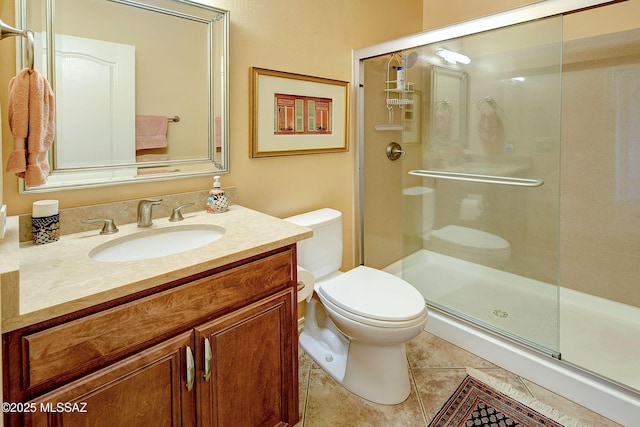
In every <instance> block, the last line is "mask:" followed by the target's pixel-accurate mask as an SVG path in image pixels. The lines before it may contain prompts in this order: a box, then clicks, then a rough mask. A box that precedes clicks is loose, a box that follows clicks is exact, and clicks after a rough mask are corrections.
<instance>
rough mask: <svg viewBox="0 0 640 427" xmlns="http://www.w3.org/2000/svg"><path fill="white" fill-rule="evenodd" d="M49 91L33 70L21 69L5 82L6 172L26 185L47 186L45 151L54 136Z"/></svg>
mask: <svg viewBox="0 0 640 427" xmlns="http://www.w3.org/2000/svg"><path fill="white" fill-rule="evenodd" d="M54 108H55V105H54V101H53V91H52V90H51V86H49V82H48V81H47V79H46V78H44V76H43V75H42V74H40V73H39V72H38V71H37V70H29V69H27V68H25V69H23V70H22V71H20V72H19V73H18V75H17V76H15V77H14V78H12V79H11V81H10V82H9V127H10V128H11V133H12V135H13V138H14V142H13V152H12V153H11V155H10V156H9V159H8V160H7V172H11V173H14V174H15V175H16V176H19V177H20V178H24V179H25V181H26V184H27V185H30V186H36V185H42V184H44V183H46V182H47V176H49V171H50V167H49V160H48V159H47V150H49V147H51V143H52V142H53V137H54V134H55V121H54Z"/></svg>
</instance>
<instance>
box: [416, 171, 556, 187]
mask: <svg viewBox="0 0 640 427" xmlns="http://www.w3.org/2000/svg"><path fill="white" fill-rule="evenodd" d="M409 175H414V176H421V177H425V178H441V179H452V180H455V181H468V182H480V183H485V184H501V185H515V186H520V187H540V186H541V185H543V184H544V181H543V180H541V179H528V178H513V177H508V176H495V175H478V174H474V173H462V172H445V171H437V170H412V171H409Z"/></svg>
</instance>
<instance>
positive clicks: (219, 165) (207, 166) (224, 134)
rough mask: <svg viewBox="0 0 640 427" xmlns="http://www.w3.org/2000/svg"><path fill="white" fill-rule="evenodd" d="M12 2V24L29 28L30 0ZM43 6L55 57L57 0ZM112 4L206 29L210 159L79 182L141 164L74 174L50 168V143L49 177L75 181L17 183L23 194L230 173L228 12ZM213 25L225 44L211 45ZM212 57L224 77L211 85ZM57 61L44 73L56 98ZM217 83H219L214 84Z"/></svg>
mask: <svg viewBox="0 0 640 427" xmlns="http://www.w3.org/2000/svg"><path fill="white" fill-rule="evenodd" d="M15 1H16V5H15V6H16V22H18V23H19V24H20V25H21V27H22V28H28V24H27V5H28V0H15ZM44 1H45V2H46V8H47V10H46V24H45V27H46V33H47V40H46V46H47V51H48V52H53V51H54V49H55V45H54V35H55V24H54V22H55V0H44ZM104 1H110V2H113V3H118V4H122V5H125V6H131V7H137V8H141V9H145V10H149V11H152V12H160V13H164V14H169V15H172V16H176V17H181V18H185V19H190V20H193V21H196V22H199V23H206V24H207V25H208V36H209V39H208V41H207V44H208V54H209V59H208V61H207V63H208V73H209V79H208V80H209V81H208V92H209V103H208V104H209V105H208V117H209V120H208V141H207V149H208V157H206V158H201V159H187V160H174V161H171V160H166V161H157V162H144V166H145V167H157V166H163V167H167V166H168V167H176V166H180V165H182V166H187V165H189V166H191V165H194V166H193V167H192V168H190V170H186V171H180V170H179V169H176V170H175V171H170V172H166V173H158V174H142V175H133V176H131V175H129V176H122V177H118V176H112V177H108V178H90V177H88V178H84V179H83V178H77V177H78V176H82V175H83V174H84V175H87V174H89V173H91V172H95V171H104V170H117V169H119V168H121V169H131V168H135V167H136V166H140V164H139V163H132V164H126V165H122V164H118V165H108V166H97V167H95V166H94V167H87V168H75V169H73V170H69V169H62V170H57V171H56V170H55V169H54V168H53V165H54V164H55V163H54V161H55V159H54V152H55V151H54V147H55V143H56V141H55V140H54V142H53V145H52V147H51V148H50V149H49V153H48V156H49V162H50V164H51V165H52V171H51V175H50V176H53V175H57V176H58V177H62V179H64V177H67V176H68V177H74V178H72V179H70V180H68V181H63V182H47V183H45V184H43V185H41V186H37V187H36V186H27V184H26V183H25V180H24V179H22V178H19V191H20V193H21V194H28V193H43V192H50V191H60V190H71V189H79V188H91V187H102V186H109V185H120V184H128V183H142V182H153V181H163V180H172V179H178V178H189V177H194V176H208V175H211V176H213V175H219V174H225V173H229V131H228V129H229V77H228V76H229V11H227V10H224V9H219V8H215V7H211V6H207V5H204V4H201V3H196V2H194V1H191V0H168V1H167V3H170V4H174V3H175V4H182V5H187V6H192V7H197V8H200V9H203V10H205V11H210V12H211V16H212V17H211V18H210V19H208V17H207V19H206V18H203V17H199V16H195V15H190V14H188V13H184V12H183V11H182V10H178V9H179V8H178V6H176V8H175V9H169V8H166V7H160V6H156V5H154V4H152V3H151V2H148V1H147V3H144V2H141V1H139V0H138V1H136V0H104ZM217 21H222V25H223V27H222V37H223V40H222V41H221V43H220V42H218V41H215V42H214V29H213V25H214V23H216V22H217ZM24 43H25V41H23V40H22V37H17V38H16V72H19V71H20V70H21V69H22V68H24V66H25V64H26V63H27V62H26V45H25V44H24ZM218 45H221V46H222V52H217V51H214V49H215V47H216V46H218ZM214 54H215V55H219V56H221V57H222V58H223V59H222V62H223V63H222V66H221V71H222V76H221V77H222V78H221V79H220V80H218V79H215V81H214V74H213V73H214V70H213V66H214V58H215V57H214ZM54 70H55V58H54V55H47V73H48V76H49V81H50V84H51V86H52V88H53V90H54V93H55V75H54V72H55V71H54ZM218 82H220V83H219V84H218ZM217 87H220V93H219V94H218V93H215V88H217ZM214 95H217V96H220V97H221V102H220V110H221V114H220V116H221V120H220V127H221V130H220V135H221V143H222V145H221V148H222V149H221V157H220V162H218V161H216V160H215V157H214V156H215V149H216V147H215V115H214V114H213V111H214Z"/></svg>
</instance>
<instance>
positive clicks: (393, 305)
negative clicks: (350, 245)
mask: <svg viewBox="0 0 640 427" xmlns="http://www.w3.org/2000/svg"><path fill="white" fill-rule="evenodd" d="M316 291H317V292H318V293H319V294H320V296H321V297H323V298H326V299H328V300H329V301H330V302H332V303H333V304H335V305H336V306H338V307H340V308H341V309H343V310H345V311H348V312H350V313H353V314H356V315H358V316H362V317H366V318H370V319H376V320H386V321H396V322H399V321H404V320H410V319H415V318H417V317H419V316H421V315H422V314H423V313H424V310H425V302H424V297H423V296H422V294H420V292H419V291H418V290H417V289H416V288H414V287H413V286H411V285H410V284H409V283H407V282H405V281H404V280H402V279H400V278H399V277H397V276H394V275H393V274H390V273H385V272H384V271H380V270H376V269H373V268H370V267H365V266H359V267H356V268H354V269H353V270H350V271H348V272H346V273H344V274H341V275H339V276H337V277H335V278H333V279H331V280H328V281H326V282H322V283H321V284H320V286H319V287H318V289H316Z"/></svg>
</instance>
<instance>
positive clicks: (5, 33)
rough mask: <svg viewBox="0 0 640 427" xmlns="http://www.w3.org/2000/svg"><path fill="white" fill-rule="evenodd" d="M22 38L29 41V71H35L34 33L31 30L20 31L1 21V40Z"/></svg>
mask: <svg viewBox="0 0 640 427" xmlns="http://www.w3.org/2000/svg"><path fill="white" fill-rule="evenodd" d="M15 36H22V37H24V38H26V39H27V64H28V65H29V69H30V70H33V59H34V56H33V31H31V30H24V31H21V30H18V29H17V28H13V27H12V26H10V25H7V24H5V23H4V22H2V20H0V40H2V39H4V38H5V37H15Z"/></svg>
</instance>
